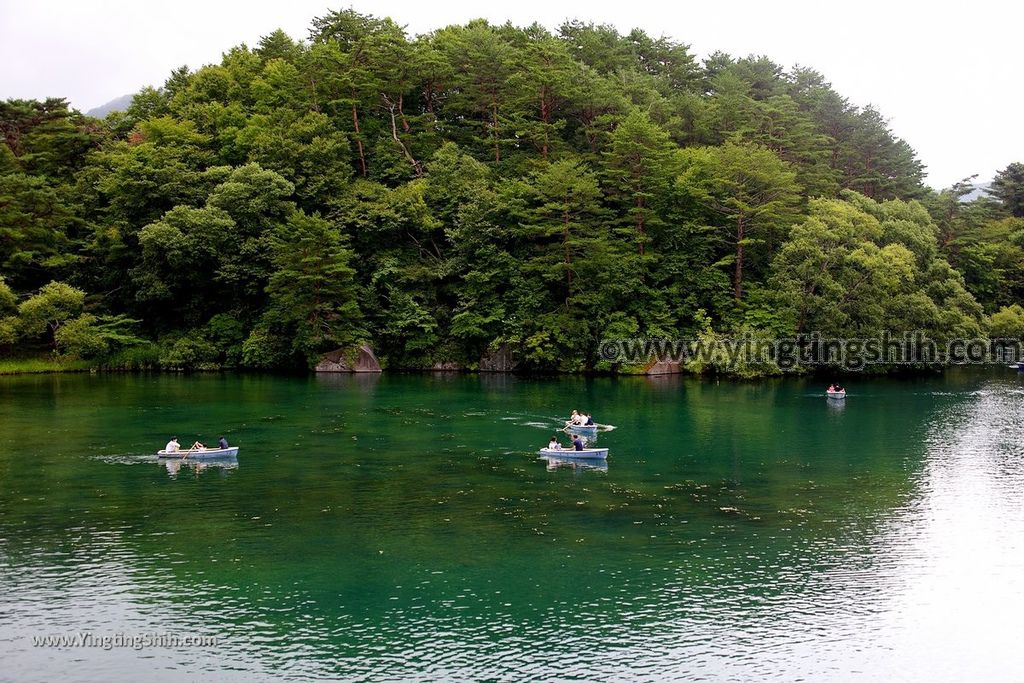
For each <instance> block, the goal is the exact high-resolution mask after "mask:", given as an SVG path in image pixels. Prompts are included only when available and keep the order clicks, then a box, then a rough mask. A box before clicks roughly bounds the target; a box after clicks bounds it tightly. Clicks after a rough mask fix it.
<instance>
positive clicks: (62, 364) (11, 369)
mask: <svg viewBox="0 0 1024 683" xmlns="http://www.w3.org/2000/svg"><path fill="white" fill-rule="evenodd" d="M92 367H94V363H91V362H90V361H84V360H64V359H60V358H4V359H0V375H22V374H41V373H47V372H82V371H84V370H89V369H90V368H92Z"/></svg>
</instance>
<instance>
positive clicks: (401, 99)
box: [398, 93, 411, 133]
mask: <svg viewBox="0 0 1024 683" xmlns="http://www.w3.org/2000/svg"><path fill="white" fill-rule="evenodd" d="M404 101H405V95H404V94H402V93H398V118H400V119H401V120H402V130H404V131H405V132H406V133H408V132H409V131H410V130H411V129H410V128H409V121H408V120H406V118H405V110H404V109H403V108H402V102H404Z"/></svg>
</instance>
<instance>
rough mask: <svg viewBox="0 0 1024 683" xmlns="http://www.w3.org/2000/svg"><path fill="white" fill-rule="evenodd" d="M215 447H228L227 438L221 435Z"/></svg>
mask: <svg viewBox="0 0 1024 683" xmlns="http://www.w3.org/2000/svg"><path fill="white" fill-rule="evenodd" d="M217 448H230V446H228V440H227V439H225V438H224V437H223V436H222V437H220V441H218V442H217Z"/></svg>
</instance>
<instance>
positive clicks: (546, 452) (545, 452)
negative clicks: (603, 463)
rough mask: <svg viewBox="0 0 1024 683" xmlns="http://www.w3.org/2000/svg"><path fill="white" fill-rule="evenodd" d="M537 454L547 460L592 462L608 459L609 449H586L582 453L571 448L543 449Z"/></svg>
mask: <svg viewBox="0 0 1024 683" xmlns="http://www.w3.org/2000/svg"><path fill="white" fill-rule="evenodd" d="M537 453H538V454H539V455H542V456H544V457H546V458H590V459H592V460H593V459H597V458H599V459H601V460H603V459H605V458H607V457H608V449H607V448H584V449H583V450H581V451H577V450H574V449H570V448H566V449H555V448H542V449H540V450H539V451H537Z"/></svg>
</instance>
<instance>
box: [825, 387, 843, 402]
mask: <svg viewBox="0 0 1024 683" xmlns="http://www.w3.org/2000/svg"><path fill="white" fill-rule="evenodd" d="M825 395H826V396H828V397H829V398H834V399H836V400H839V399H843V398H846V389H843V390H842V391H826V392H825Z"/></svg>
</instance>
